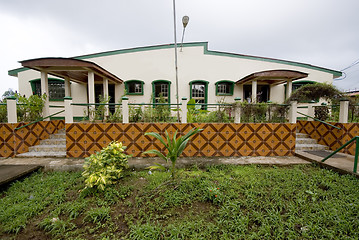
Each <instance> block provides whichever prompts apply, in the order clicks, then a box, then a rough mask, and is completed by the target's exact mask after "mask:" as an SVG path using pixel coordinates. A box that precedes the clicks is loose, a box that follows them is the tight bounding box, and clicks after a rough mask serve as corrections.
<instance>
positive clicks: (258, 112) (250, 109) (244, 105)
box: [240, 102, 268, 122]
mask: <svg viewBox="0 0 359 240" xmlns="http://www.w3.org/2000/svg"><path fill="white" fill-rule="evenodd" d="M240 108H241V122H265V121H266V112H267V109H268V104H267V103H257V104H251V103H248V102H241V103H240Z"/></svg>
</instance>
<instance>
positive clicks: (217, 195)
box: [206, 187, 223, 204]
mask: <svg viewBox="0 0 359 240" xmlns="http://www.w3.org/2000/svg"><path fill="white" fill-rule="evenodd" d="M206 194H207V198H208V200H209V201H211V202H213V203H214V204H219V203H221V202H223V193H222V192H221V191H220V188H219V187H209V188H208V189H207V192H206Z"/></svg>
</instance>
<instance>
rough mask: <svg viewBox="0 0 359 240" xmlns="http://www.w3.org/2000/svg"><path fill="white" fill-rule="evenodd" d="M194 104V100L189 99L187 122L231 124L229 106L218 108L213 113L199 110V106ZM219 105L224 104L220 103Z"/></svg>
mask: <svg viewBox="0 0 359 240" xmlns="http://www.w3.org/2000/svg"><path fill="white" fill-rule="evenodd" d="M194 104H196V101H195V99H193V98H192V99H190V100H189V101H188V105H187V122H189V123H202V122H220V123H229V122H232V119H231V116H230V113H231V110H232V107H231V106H229V107H228V106H220V105H219V106H218V109H217V110H215V111H208V110H203V109H201V105H194ZM219 104H224V102H223V101H222V102H220V103H219Z"/></svg>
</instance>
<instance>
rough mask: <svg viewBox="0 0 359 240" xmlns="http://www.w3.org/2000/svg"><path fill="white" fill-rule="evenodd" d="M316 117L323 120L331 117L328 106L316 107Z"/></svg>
mask: <svg viewBox="0 0 359 240" xmlns="http://www.w3.org/2000/svg"><path fill="white" fill-rule="evenodd" d="M314 117H315V118H317V119H319V120H322V121H325V120H327V119H328V117H329V108H328V106H325V105H323V106H316V107H315V108H314Z"/></svg>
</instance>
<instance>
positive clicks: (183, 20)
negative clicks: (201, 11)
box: [182, 16, 189, 28]
mask: <svg viewBox="0 0 359 240" xmlns="http://www.w3.org/2000/svg"><path fill="white" fill-rule="evenodd" d="M188 22H189V17H188V16H183V18H182V24H183V27H184V28H186V27H187V24H188Z"/></svg>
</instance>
